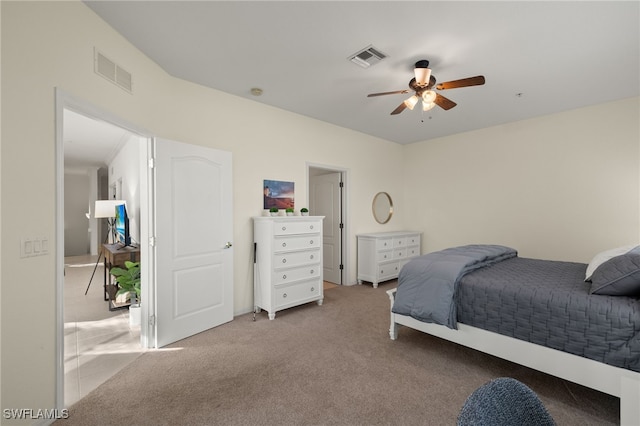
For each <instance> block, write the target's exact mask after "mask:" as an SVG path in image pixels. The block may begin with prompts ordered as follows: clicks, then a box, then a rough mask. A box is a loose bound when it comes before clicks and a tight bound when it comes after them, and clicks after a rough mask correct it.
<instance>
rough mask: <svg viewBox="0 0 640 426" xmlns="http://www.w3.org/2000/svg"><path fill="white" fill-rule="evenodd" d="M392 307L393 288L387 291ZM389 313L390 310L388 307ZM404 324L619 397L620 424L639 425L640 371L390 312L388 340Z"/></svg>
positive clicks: (394, 335)
mask: <svg viewBox="0 0 640 426" xmlns="http://www.w3.org/2000/svg"><path fill="white" fill-rule="evenodd" d="M387 294H388V295H389V299H390V300H391V307H393V301H394V300H395V294H396V289H395V288H394V289H392V290H388V291H387ZM389 312H391V309H389ZM400 325H404V326H407V327H410V328H413V329H416V330H419V331H422V332H424V333H427V334H431V335H433V336H436V337H440V338H442V339H445V340H449V341H451V342H454V343H458V344H460V345H463V346H467V347H470V348H472V349H476V350H478V351H481V352H484V353H487V354H490V355H493V356H497V357H499V358H503V359H506V360H508V361H512V362H515V363H517V364H520V365H524V366H526V367H529V368H533V369H535V370H539V371H542V372H543V373H547V374H551V375H552V376H556V377H559V378H561V379H565V380H568V381H571V382H574V383H578V384H580V385H583V386H586V387H588V388H591V389H595V390H598V391H600V392H604V393H607V394H609V395H613V396H616V397H618V398H620V424H621V425H622V426H627V425H628V426H638V425H640V373H636V372H633V371H631V370H627V369H624V368H619V367H613V366H611V365H607V364H603V363H601V362H597V361H594V360H591V359H587V358H583V357H581V356H577V355H571V354H568V353H566V352H562V351H559V350H556V349H550V348H547V347H544V346H540V345H536V344H534V343H529V342H525V341H524V340H518V339H515V338H512V337H507V336H503V335H501V334H497V333H493V332H490V331H486V330H482V329H479V328H476V327H471V326H468V325H465V324H461V323H458V329H457V330H453V329H450V328H448V327H445V326H443V325H438V324H431V323H426V322H422V321H418V320H416V319H414V318H412V317H409V316H406V315H399V314H395V313H393V312H391V327H390V328H389V336H390V337H391V340H396V339H397V338H398V328H399V327H398V326H400Z"/></svg>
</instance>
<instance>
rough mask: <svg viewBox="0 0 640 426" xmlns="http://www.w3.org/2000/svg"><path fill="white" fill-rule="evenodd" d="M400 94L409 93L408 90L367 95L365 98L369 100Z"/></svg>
mask: <svg viewBox="0 0 640 426" xmlns="http://www.w3.org/2000/svg"><path fill="white" fill-rule="evenodd" d="M400 93H409V89H404V90H396V91H395V92H381V93H370V94H368V95H367V97H368V98H371V97H373V96H384V95H397V94H400Z"/></svg>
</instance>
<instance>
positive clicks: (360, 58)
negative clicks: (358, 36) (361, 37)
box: [349, 46, 387, 68]
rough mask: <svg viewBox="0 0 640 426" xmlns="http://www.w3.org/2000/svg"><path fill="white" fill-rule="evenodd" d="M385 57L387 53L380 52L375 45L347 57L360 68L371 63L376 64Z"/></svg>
mask: <svg viewBox="0 0 640 426" xmlns="http://www.w3.org/2000/svg"><path fill="white" fill-rule="evenodd" d="M386 57H387V55H385V54H384V53H382V52H380V51H379V50H378V49H376V48H375V47H373V46H368V47H365V48H364V49H362V50H361V51H359V52H358V53H356V54H354V55H351V56H350V57H349V60H350V61H351V62H353V63H354V64H356V65H359V66H361V67H362V68H369V67H370V66H371V65H375V64H377V63H378V62H380V61H381V60H383V59H384V58H386Z"/></svg>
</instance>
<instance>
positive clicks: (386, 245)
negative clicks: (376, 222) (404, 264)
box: [376, 238, 393, 250]
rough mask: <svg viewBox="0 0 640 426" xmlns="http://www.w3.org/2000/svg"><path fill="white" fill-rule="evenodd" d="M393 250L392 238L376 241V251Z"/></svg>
mask: <svg viewBox="0 0 640 426" xmlns="http://www.w3.org/2000/svg"><path fill="white" fill-rule="evenodd" d="M392 248H393V238H380V239H378V240H376V250H391V249H392Z"/></svg>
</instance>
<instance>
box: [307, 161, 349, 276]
mask: <svg viewBox="0 0 640 426" xmlns="http://www.w3.org/2000/svg"><path fill="white" fill-rule="evenodd" d="M307 174H308V179H307V182H308V184H309V188H308V194H309V209H310V210H311V211H312V212H313V214H314V215H317V216H324V221H323V245H322V247H323V260H324V265H323V277H324V280H325V282H329V283H333V284H337V285H342V284H344V281H345V273H346V270H345V264H346V263H347V262H346V261H345V258H344V257H345V253H348V251H347V250H346V249H345V246H346V244H345V235H347V233H346V220H345V218H346V191H347V187H346V181H347V171H346V170H344V169H339V168H333V167H330V166H320V165H310V164H309V165H307Z"/></svg>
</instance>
